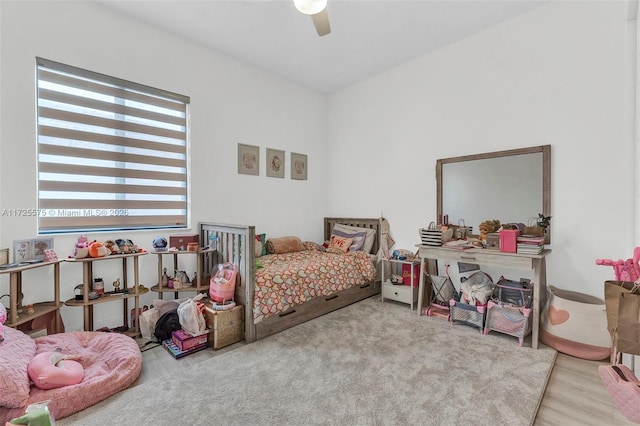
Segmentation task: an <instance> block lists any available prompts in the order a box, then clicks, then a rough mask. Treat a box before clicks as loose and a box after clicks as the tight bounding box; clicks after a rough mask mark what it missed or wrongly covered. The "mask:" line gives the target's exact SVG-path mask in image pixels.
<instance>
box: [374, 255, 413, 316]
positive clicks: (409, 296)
mask: <svg viewBox="0 0 640 426" xmlns="http://www.w3.org/2000/svg"><path fill="white" fill-rule="evenodd" d="M388 262H389V265H390V269H391V270H392V271H395V270H397V269H399V270H400V273H399V274H395V272H392V274H395V275H400V276H402V277H403V282H402V283H393V282H391V276H389V277H385V273H384V272H385V271H384V269H385V268H382V301H383V302H384V301H385V299H389V300H395V301H396V302H401V303H406V304H408V305H409V306H410V307H411V310H413V305H414V303H417V301H418V287H419V286H418V284H419V278H420V259H413V260H409V259H405V260H400V259H388ZM407 281H408V284H407ZM416 307H417V304H416Z"/></svg>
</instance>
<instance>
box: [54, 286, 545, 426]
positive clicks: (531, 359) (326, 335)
mask: <svg viewBox="0 0 640 426" xmlns="http://www.w3.org/2000/svg"><path fill="white" fill-rule="evenodd" d="M527 345H528V346H529V347H522V348H520V347H518V343H517V339H516V338H515V337H511V336H506V335H501V334H498V333H494V332H492V333H491V334H489V335H487V336H483V335H481V334H480V332H479V330H478V329H476V328H472V327H469V326H466V325H450V324H449V323H447V322H446V321H445V320H443V319H441V318H436V317H418V316H417V315H416V313H415V312H410V310H409V308H408V306H407V305H401V304H396V303H393V302H385V303H382V302H380V300H379V298H378V297H374V298H370V299H367V300H364V301H362V302H359V303H356V304H354V305H351V306H348V307H346V308H344V309H341V310H339V311H336V312H333V313H331V314H328V315H325V316H323V317H321V318H318V319H315V320H313V321H309V322H307V323H305V324H302V325H299V326H297V327H294V328H292V329H289V330H286V331H284V332H281V333H278V334H276V335H274V336H271V337H269V338H266V339H263V340H261V341H258V342H256V343H252V344H249V345H244V346H240V347H239V348H237V349H234V350H232V351H229V352H226V353H223V354H221V355H216V356H214V357H211V358H205V360H203V361H202V362H199V363H198V364H196V365H195V366H192V367H189V368H186V369H185V368H180V369H176V371H175V373H172V376H170V378H169V379H167V378H158V379H152V380H150V381H147V382H146V383H143V384H140V385H138V386H136V387H134V388H130V389H128V390H126V391H124V392H121V393H120V394H117V395H114V396H113V397H111V398H109V399H108V400H106V401H103V402H101V403H99V404H97V405H95V406H93V407H91V408H89V409H87V410H84V411H82V412H80V413H77V414H75V415H73V416H71V417H68V418H67V419H62V420H59V421H57V422H56V423H57V425H58V426H67V425H103V424H109V425H143V424H153V425H176V424H189V425H209V424H225V425H249V424H250V425H309V424H339V425H374V424H375V425H407V424H416V425H417V424H421V425H424V424H427V425H468V424H474V425H530V424H532V423H533V420H534V419H535V413H536V411H537V408H538V404H539V401H540V399H541V398H542V394H543V393H544V389H545V386H546V383H547V379H548V377H549V375H550V374H551V370H552V368H553V363H554V360H555V357H556V352H555V351H554V350H552V349H549V348H547V347H545V346H542V349H538V350H533V349H531V348H530V343H529V342H527V341H525V346H527ZM153 350H163V349H162V348H156V349H153ZM185 360H187V358H185V359H183V360H178V361H176V360H174V359H172V358H170V357H169V355H168V354H167V360H166V362H167V363H173V365H175V366H176V367H179V366H180V362H182V361H185Z"/></svg>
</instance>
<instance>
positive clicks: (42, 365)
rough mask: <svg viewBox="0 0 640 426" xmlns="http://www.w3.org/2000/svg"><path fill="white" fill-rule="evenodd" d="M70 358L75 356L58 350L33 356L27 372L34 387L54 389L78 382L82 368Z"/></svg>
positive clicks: (81, 374) (80, 378)
mask: <svg viewBox="0 0 640 426" xmlns="http://www.w3.org/2000/svg"><path fill="white" fill-rule="evenodd" d="M71 358H77V356H73V355H65V354H62V353H60V352H40V353H39V354H37V355H36V356H34V357H33V359H32V360H31V362H30V363H29V366H28V367H27V372H28V373H29V377H30V378H31V380H32V381H33V384H34V385H35V387H37V388H40V389H55V388H61V387H63V386H69V385H76V384H78V383H80V382H81V381H82V377H84V368H83V367H82V364H80V363H79V362H78V361H74V360H73V359H71Z"/></svg>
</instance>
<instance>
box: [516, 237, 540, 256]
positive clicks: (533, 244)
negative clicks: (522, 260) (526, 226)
mask: <svg viewBox="0 0 640 426" xmlns="http://www.w3.org/2000/svg"><path fill="white" fill-rule="evenodd" d="M542 250H544V237H538V236H536V235H522V236H520V237H518V239H517V245H516V251H517V252H518V253H522V254H540V253H542Z"/></svg>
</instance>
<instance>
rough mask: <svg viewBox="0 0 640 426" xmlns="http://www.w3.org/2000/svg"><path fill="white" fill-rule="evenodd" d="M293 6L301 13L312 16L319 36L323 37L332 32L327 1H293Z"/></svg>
mask: <svg viewBox="0 0 640 426" xmlns="http://www.w3.org/2000/svg"><path fill="white" fill-rule="evenodd" d="M293 4H294V5H295V6H296V9H298V10H299V11H300V12H301V13H304V14H305V15H311V20H312V21H313V25H314V26H315V27H316V31H317V32H318V35H319V36H321V37H322V36H324V35H327V34H329V33H330V32H331V26H330V25H329V15H328V14H327V0H293Z"/></svg>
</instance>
